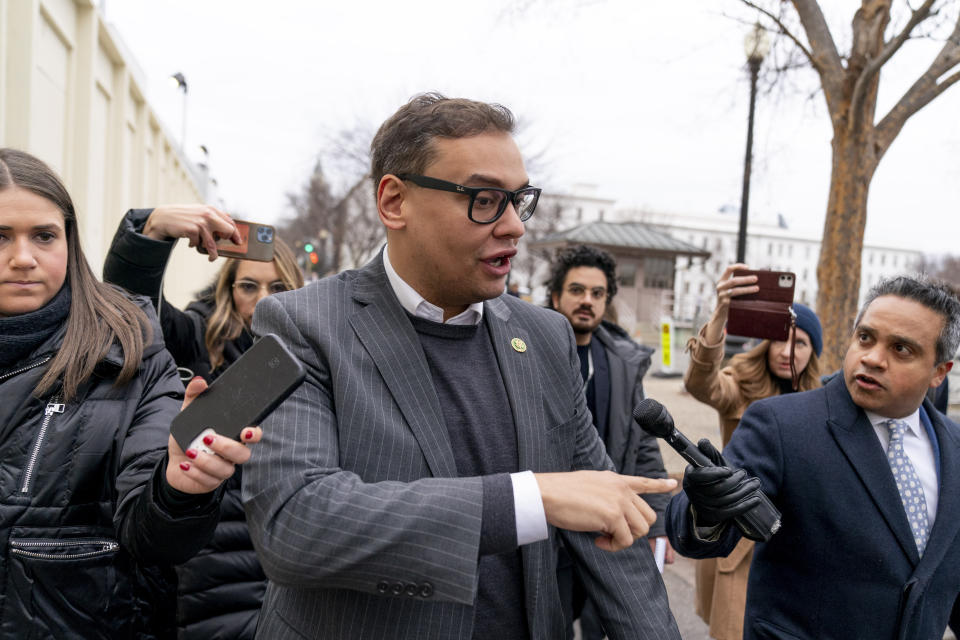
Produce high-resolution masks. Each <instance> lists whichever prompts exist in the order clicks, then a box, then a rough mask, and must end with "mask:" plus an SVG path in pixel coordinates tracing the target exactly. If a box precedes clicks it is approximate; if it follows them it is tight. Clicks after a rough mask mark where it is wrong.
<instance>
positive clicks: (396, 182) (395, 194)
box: [377, 173, 406, 231]
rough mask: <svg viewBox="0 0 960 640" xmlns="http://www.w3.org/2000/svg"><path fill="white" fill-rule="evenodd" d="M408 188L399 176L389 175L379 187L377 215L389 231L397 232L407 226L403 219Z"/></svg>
mask: <svg viewBox="0 0 960 640" xmlns="http://www.w3.org/2000/svg"><path fill="white" fill-rule="evenodd" d="M405 196H406V187H405V186H404V184H403V181H402V180H400V178H398V177H397V176H395V175H393V174H391V173H388V174H387V175H385V176H383V177H382V178H380V184H378V185H377V213H378V214H379V216H380V222H381V223H383V226H385V227H386V228H387V229H388V230H391V231H396V230H398V229H402V228H403V227H404V226H406V222H405V221H404V219H403V199H404V197H405Z"/></svg>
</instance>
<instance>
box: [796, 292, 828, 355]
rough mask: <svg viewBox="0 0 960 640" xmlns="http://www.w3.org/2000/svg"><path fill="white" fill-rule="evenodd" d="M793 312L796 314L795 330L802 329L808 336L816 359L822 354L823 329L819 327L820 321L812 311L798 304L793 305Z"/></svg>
mask: <svg viewBox="0 0 960 640" xmlns="http://www.w3.org/2000/svg"><path fill="white" fill-rule="evenodd" d="M793 312H794V313H795V314H797V328H798V329H803V330H804V331H806V332H807V335H808V336H810V342H812V343H813V350H814V351H816V353H817V357H820V354H821V352H823V329H822V328H821V327H820V320H819V319H818V318H817V314H815V313H814V312H813V309H811V308H810V307H808V306H807V305H805V304H800V303H799V302H794V303H793Z"/></svg>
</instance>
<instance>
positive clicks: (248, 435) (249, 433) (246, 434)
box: [243, 430, 253, 440]
mask: <svg viewBox="0 0 960 640" xmlns="http://www.w3.org/2000/svg"><path fill="white" fill-rule="evenodd" d="M243 437H244V438H245V439H247V440H249V439H250V438H252V437H253V431H249V430H248V431H244V432H243Z"/></svg>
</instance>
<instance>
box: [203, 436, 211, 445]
mask: <svg viewBox="0 0 960 640" xmlns="http://www.w3.org/2000/svg"><path fill="white" fill-rule="evenodd" d="M203 444H205V445H207V446H208V447H209V446H210V445H212V444H213V436H203Z"/></svg>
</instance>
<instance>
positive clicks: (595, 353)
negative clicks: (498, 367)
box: [547, 245, 673, 640]
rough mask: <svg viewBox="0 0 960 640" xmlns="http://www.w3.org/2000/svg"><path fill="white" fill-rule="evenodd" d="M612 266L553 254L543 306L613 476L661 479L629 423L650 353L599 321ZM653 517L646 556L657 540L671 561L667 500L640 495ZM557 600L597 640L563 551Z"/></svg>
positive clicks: (565, 252)
mask: <svg viewBox="0 0 960 640" xmlns="http://www.w3.org/2000/svg"><path fill="white" fill-rule="evenodd" d="M616 268H617V265H616V262H615V261H614V259H613V258H612V257H611V256H610V254H608V253H606V252H605V251H602V250H600V249H596V248H594V247H589V246H586V245H577V246H574V247H567V248H564V249H561V250H559V251H558V252H557V255H556V257H555V259H554V261H553V265H552V269H551V273H550V279H549V280H548V282H547V287H548V289H549V292H550V306H551V308H553V309H555V310H556V311H559V312H560V313H562V314H563V315H564V316H565V317H566V318H567V320H568V321H569V322H570V326H571V327H572V328H573V334H574V338H575V339H576V343H577V355H578V356H579V357H580V374H581V376H582V378H583V388H584V391H585V392H586V396H587V406H588V408H589V409H590V413H591V415H592V416H593V425H594V427H596V429H597V432H598V433H599V434H600V438H601V439H602V440H603V442H604V444H605V445H606V448H607V455H609V456H610V458H611V460H613V464H614V465H615V466H616V469H617V471H618V472H619V473H623V474H628V475H640V476H646V477H651V478H665V477H666V476H667V473H666V471H665V470H664V468H663V459H662V458H661V457H660V447H659V445H658V443H657V440H656V438H654V437H653V436H651V435H650V434H648V433H647V432H646V431H644V430H643V429H641V428H640V427H639V426H638V425H637V424H636V423H635V422H634V420H633V417H632V416H633V409H634V407H635V406H636V405H637V403H639V402H640V401H641V400H643V397H644V394H643V376H644V374H645V373H646V372H647V369H649V367H650V355H651V354H652V353H653V349H652V348H650V347H647V346H644V345H639V344H637V343H636V342H634V341H633V340H631V339H630V336H629V335H628V334H627V332H626V331H624V330H623V329H622V328H621V327H620V326H619V325H617V324H616V323H614V322H610V321H608V320H604V315H605V314H606V311H607V307H608V305H609V304H610V303H611V302H612V301H613V297H614V296H615V295H616V293H617V276H616ZM644 499H645V500H646V501H647V502H648V503H649V504H650V506H651V507H652V508H653V509H654V511H656V513H657V521H656V522H655V523H654V524H653V526H651V527H650V532H649V533H648V534H647V538H648V540H649V542H650V547H651V549H652V550H654V551H655V550H656V545H657V540H658V539H660V540H661V542H660V545H661V548H662V549H663V550H664V551H665V553H666V554H667V557H666V561H667V562H673V550H672V549H670V547H669V543H668V542H667V539H666V530H665V526H664V519H663V513H664V511H665V509H666V506H667V501H668V499H669V496H668V495H667V494H652V495H645V496H644ZM557 572H558V580H559V583H560V587H561V597H562V598H563V600H564V606H567V607H569V609H568V612H570V613H572V617H573V618H574V619H575V618H577V617H579V618H580V625H581V630H582V632H583V638H584V640H595V639H596V640H599V639H600V638H602V637H603V636H604V632H603V629H602V627H601V626H600V620H599V618H598V616H597V614H596V609H595V607H594V605H593V603H592V602H590V600H589V598H587V597H586V594H585V592H584V589H583V585H582V584H581V582H580V580H579V579H578V578H577V576H576V573H575V572H574V571H573V567H572V564H571V562H570V559H569V558H568V557H567V556H566V553H565V551H564V550H563V549H561V550H560V559H559V562H558V567H557Z"/></svg>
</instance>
